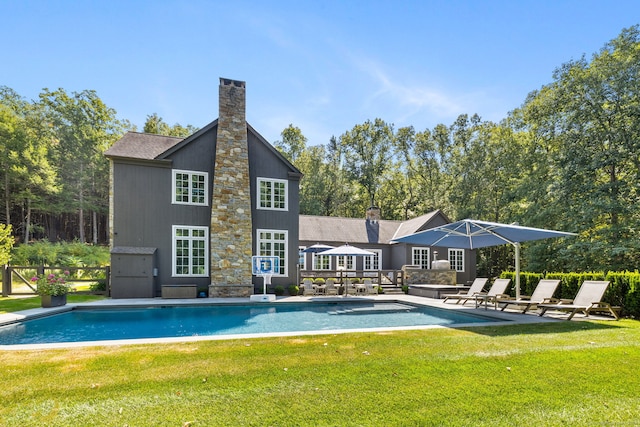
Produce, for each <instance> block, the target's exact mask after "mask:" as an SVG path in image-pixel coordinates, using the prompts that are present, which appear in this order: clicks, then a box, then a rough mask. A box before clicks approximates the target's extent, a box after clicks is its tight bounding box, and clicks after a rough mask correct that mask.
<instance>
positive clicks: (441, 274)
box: [403, 268, 456, 286]
mask: <svg viewBox="0 0 640 427" xmlns="http://www.w3.org/2000/svg"><path fill="white" fill-rule="evenodd" d="M403 270H404V274H405V276H404V280H405V282H404V283H405V284H406V285H450V286H455V284H456V271H455V270H423V269H420V268H403Z"/></svg>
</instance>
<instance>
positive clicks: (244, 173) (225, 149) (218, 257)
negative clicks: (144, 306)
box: [209, 78, 253, 297]
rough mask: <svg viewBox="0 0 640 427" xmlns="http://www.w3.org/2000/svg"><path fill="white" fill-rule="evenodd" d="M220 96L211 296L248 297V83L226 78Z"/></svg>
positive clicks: (249, 232) (251, 243) (249, 283)
mask: <svg viewBox="0 0 640 427" xmlns="http://www.w3.org/2000/svg"><path fill="white" fill-rule="evenodd" d="M219 90H220V92H219V116H218V135H217V145H216V162H215V168H214V177H213V197H212V198H211V229H210V236H211V237H210V246H209V251H210V254H211V266H210V267H211V284H210V285H209V296H210V297H244V296H249V295H251V294H252V293H253V285H252V280H251V279H252V274H251V255H252V246H253V240H252V234H253V233H252V228H251V191H250V188H251V187H250V178H249V152H248V146H247V144H248V142H247V122H246V116H245V114H246V113H245V107H246V105H245V103H246V97H245V82H239V81H235V80H229V79H222V78H221V79H220V89H219Z"/></svg>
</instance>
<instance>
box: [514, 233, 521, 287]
mask: <svg viewBox="0 0 640 427" xmlns="http://www.w3.org/2000/svg"><path fill="white" fill-rule="evenodd" d="M513 246H514V247H515V248H516V299H520V242H515V243H514V244H513Z"/></svg>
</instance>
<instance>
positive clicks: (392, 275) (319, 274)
mask: <svg viewBox="0 0 640 427" xmlns="http://www.w3.org/2000/svg"><path fill="white" fill-rule="evenodd" d="M330 277H332V278H335V279H337V280H338V283H340V281H341V278H345V277H357V278H359V279H362V278H370V279H372V281H373V282H374V283H375V284H376V285H378V286H384V285H387V286H396V287H402V285H404V275H403V272H402V270H300V281H302V279H305V278H313V279H315V278H323V279H327V278H330Z"/></svg>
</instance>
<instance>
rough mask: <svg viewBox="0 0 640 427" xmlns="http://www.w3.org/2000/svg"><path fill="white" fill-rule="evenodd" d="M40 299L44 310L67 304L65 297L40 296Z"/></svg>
mask: <svg viewBox="0 0 640 427" xmlns="http://www.w3.org/2000/svg"><path fill="white" fill-rule="evenodd" d="M40 298H41V299H42V301H41V302H42V306H43V307H46V308H48V307H60V306H62V305H65V304H67V296H66V295H42V296H41V297H40Z"/></svg>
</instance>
